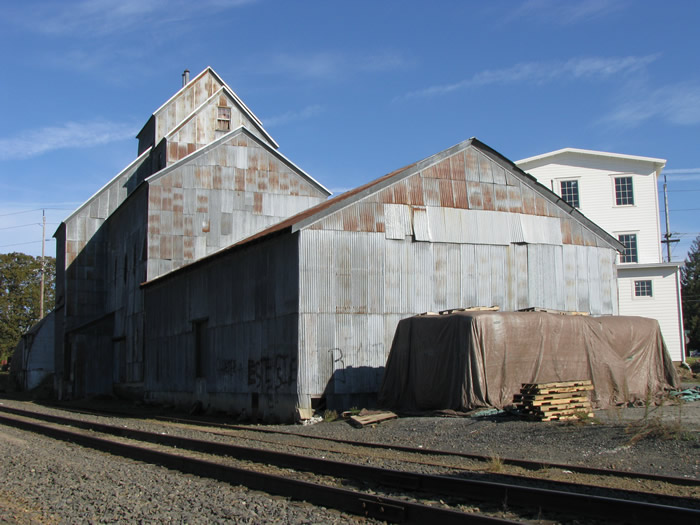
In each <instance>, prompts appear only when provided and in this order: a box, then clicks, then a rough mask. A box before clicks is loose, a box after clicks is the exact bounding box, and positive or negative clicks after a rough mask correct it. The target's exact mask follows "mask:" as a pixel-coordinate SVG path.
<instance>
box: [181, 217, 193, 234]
mask: <svg viewBox="0 0 700 525" xmlns="http://www.w3.org/2000/svg"><path fill="white" fill-rule="evenodd" d="M182 219H183V232H182V233H183V235H185V236H186V237H194V217H193V216H192V215H185V216H183V218H182Z"/></svg>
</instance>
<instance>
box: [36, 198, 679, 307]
mask: <svg viewBox="0 0 700 525" xmlns="http://www.w3.org/2000/svg"><path fill="white" fill-rule="evenodd" d="M41 218H42V221H41V286H40V287H39V319H43V318H44V244H45V242H46V213H45V210H41ZM667 229H668V228H667Z"/></svg>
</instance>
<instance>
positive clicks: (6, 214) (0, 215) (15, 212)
mask: <svg viewBox="0 0 700 525" xmlns="http://www.w3.org/2000/svg"><path fill="white" fill-rule="evenodd" d="M74 209H75V208H34V209H32V210H21V211H13V212H11V213H2V214H0V217H9V216H10V215H20V214H22V213H31V212H33V211H41V210H74Z"/></svg>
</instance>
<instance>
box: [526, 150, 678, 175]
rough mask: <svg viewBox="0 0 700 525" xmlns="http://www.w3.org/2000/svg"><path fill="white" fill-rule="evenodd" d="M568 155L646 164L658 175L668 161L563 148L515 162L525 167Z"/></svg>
mask: <svg viewBox="0 0 700 525" xmlns="http://www.w3.org/2000/svg"><path fill="white" fill-rule="evenodd" d="M567 154H574V155H581V156H589V157H602V158H608V159H615V160H631V161H635V162H644V163H648V164H651V165H653V166H654V170H655V171H656V172H657V174H658V173H660V172H661V170H662V169H663V168H664V166H666V159H657V158H654V157H640V156H638V155H625V154H623V153H610V152H607V151H595V150H590V149H579V148H562V149H558V150H556V151H550V152H549V153H543V154H541V155H535V156H534V157H528V158H526V159H521V160H518V161H515V164H516V165H517V166H523V165H528V164H533V163H540V162H541V161H551V160H553V159H554V158H556V157H561V156H564V155H567Z"/></svg>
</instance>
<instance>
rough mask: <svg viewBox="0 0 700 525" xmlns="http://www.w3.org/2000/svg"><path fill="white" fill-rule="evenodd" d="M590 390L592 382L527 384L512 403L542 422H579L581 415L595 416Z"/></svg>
mask: <svg viewBox="0 0 700 525" xmlns="http://www.w3.org/2000/svg"><path fill="white" fill-rule="evenodd" d="M591 390H593V384H592V383H591V381H590V380H582V381H559V382H555V383H527V384H523V387H522V388H521V389H520V394H515V397H514V399H513V401H514V402H515V403H516V406H517V407H518V409H519V410H520V411H521V412H522V413H524V414H526V415H527V416H529V417H532V418H533V419H538V420H540V421H554V420H560V421H561V420H565V419H576V418H577V417H579V416H580V415H582V414H584V415H585V416H586V417H593V409H592V407H591V401H590V399H589V394H588V393H589V392H590V391H591Z"/></svg>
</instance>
